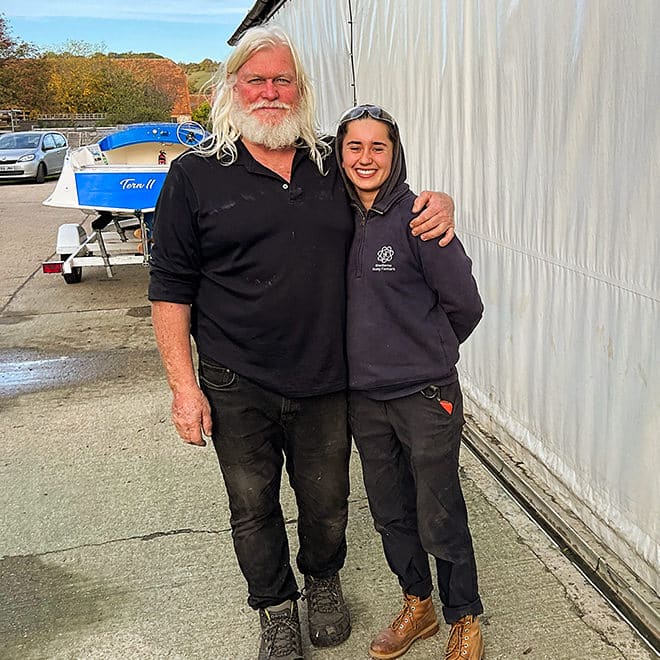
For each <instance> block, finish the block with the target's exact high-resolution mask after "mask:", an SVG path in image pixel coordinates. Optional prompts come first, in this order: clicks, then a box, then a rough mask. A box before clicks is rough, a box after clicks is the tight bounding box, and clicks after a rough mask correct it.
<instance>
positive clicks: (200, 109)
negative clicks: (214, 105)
mask: <svg viewBox="0 0 660 660" xmlns="http://www.w3.org/2000/svg"><path fill="white" fill-rule="evenodd" d="M210 114H211V104H210V103H209V102H208V101H202V102H201V103H200V104H199V105H198V106H197V107H196V108H195V109H194V110H193V111H192V115H191V117H192V120H193V121H196V122H197V123H198V124H201V125H202V126H204V127H205V128H208V121H209V115H210Z"/></svg>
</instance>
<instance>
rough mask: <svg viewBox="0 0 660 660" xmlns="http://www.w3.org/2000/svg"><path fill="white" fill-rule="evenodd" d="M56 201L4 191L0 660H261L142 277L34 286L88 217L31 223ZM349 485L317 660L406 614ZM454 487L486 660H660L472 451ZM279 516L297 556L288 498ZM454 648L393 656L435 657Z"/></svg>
mask: <svg viewBox="0 0 660 660" xmlns="http://www.w3.org/2000/svg"><path fill="white" fill-rule="evenodd" d="M53 185H54V184H53V183H47V184H45V185H42V186H38V185H32V184H10V185H0V235H1V236H2V237H3V243H2V248H0V420H1V423H0V484H1V485H2V486H1V487H0V515H1V516H2V520H1V523H2V524H1V526H0V530H1V533H0V658H1V659H3V660H4V659H21V660H22V659H41V658H47V659H51V658H52V659H58V660H65V659H66V660H69V659H101V658H109V659H114V658H117V659H128V658H130V659H134V658H135V659H138V658H139V659H142V658H144V659H147V658H149V659H151V658H154V659H155V658H177V659H186V660H187V659H190V660H197V659H200V660H201V659H203V660H206V659H210V658H217V659H220V660H248V659H252V658H255V657H256V648H257V643H258V631H257V625H258V624H257V618H256V615H255V614H254V613H253V612H252V611H251V610H250V609H249V608H248V607H247V605H246V602H245V596H246V594H245V588H244V584H243V580H242V578H241V576H240V573H239V571H238V566H237V564H236V561H235V558H234V554H233V550H232V545H231V534H230V530H229V520H228V513H227V503H226V496H225V493H224V490H223V487H222V484H221V481H220V479H219V474H218V470H217V467H216V463H215V457H214V455H213V452H212V450H210V449H209V448H206V449H200V448H194V447H189V446H185V445H183V444H182V443H181V442H180V441H179V440H178V438H177V436H176V434H175V432H174V430H173V428H172V426H171V424H170V422H169V393H168V390H167V386H166V384H165V380H164V377H163V373H162V370H161V367H160V362H159V358H158V355H157V351H156V348H155V345H154V341H153V338H152V334H151V327H150V319H149V307H148V304H147V300H146V297H145V289H146V283H147V273H146V271H145V269H144V268H142V267H140V266H126V267H124V268H123V269H118V270H117V271H116V275H117V276H116V278H115V279H112V280H108V279H107V278H106V276H105V273H104V271H103V269H100V268H94V269H92V268H90V269H87V270H85V271H83V281H82V282H81V283H80V284H76V285H67V284H65V283H64V281H63V279H62V278H61V277H60V276H58V275H43V274H41V272H40V264H41V262H42V261H43V260H46V259H48V258H49V257H50V256H51V255H52V254H53V252H54V249H55V248H54V246H55V236H56V230H57V227H58V225H59V224H60V223H62V222H76V221H79V220H80V219H81V218H82V216H79V215H78V214H76V213H75V212H73V211H66V210H56V209H50V208H46V207H42V206H41V205H40V202H41V200H42V199H44V198H45V197H46V196H47V194H48V193H49V192H50V190H51V189H52V187H53ZM351 469H352V493H351V499H350V523H349V528H348V541H349V553H348V559H347V563H346V567H345V568H344V571H343V573H342V579H343V585H344V592H345V596H346V599H347V601H348V604H349V606H350V609H351V613H352V617H353V633H352V635H351V637H350V639H349V640H348V641H347V642H345V643H344V644H342V645H341V646H339V647H337V648H335V649H329V650H321V649H314V648H312V647H311V646H310V644H309V642H308V640H306V639H305V640H304V644H305V653H306V658H309V659H310V660H312V659H313V660H325V659H327V660H354V659H362V658H364V659H365V660H366V658H367V657H368V655H367V651H366V650H367V647H368V644H369V641H370V639H371V637H372V635H373V634H374V633H375V632H376V631H377V630H378V629H379V628H380V627H381V626H382V625H384V624H385V623H387V622H388V620H389V619H390V618H391V617H392V616H393V614H394V613H395V612H396V610H397V608H398V605H399V593H398V588H397V584H396V581H395V580H394V578H393V577H392V576H391V575H390V573H389V572H388V569H387V567H386V565H385V562H384V560H383V557H382V552H381V547H380V541H379V538H378V536H377V534H376V533H375V531H374V530H373V526H372V524H371V520H370V516H369V511H368V507H367V502H366V498H365V494H364V489H363V486H362V483H361V474H360V466H359V461H358V459H357V454H355V453H354V454H353V458H352V466H351ZM462 477H463V484H464V489H465V493H466V499H467V501H468V509H469V511H470V516H471V518H470V520H471V528H472V532H473V536H474V543H475V547H476V553H477V562H478V565H479V569H480V583H481V592H482V596H483V600H484V603H485V606H486V615H485V616H484V617H483V629H484V632H485V637H486V658H487V659H488V660H496V659H502V660H511V659H514V658H520V659H526V660H542V659H547V660H600V659H602V660H614V659H619V658H624V659H630V660H633V659H647V658H653V657H656V654H655V653H653V652H652V651H651V650H649V649H648V647H646V646H645V645H644V643H643V642H641V641H640V640H639V638H638V637H637V636H636V635H635V634H634V633H633V632H632V630H631V629H630V628H629V626H628V625H627V624H626V623H625V622H624V621H622V620H621V618H620V617H619V616H618V615H617V613H616V612H615V611H614V610H613V609H612V608H611V607H610V605H609V604H608V603H607V602H606V601H605V600H604V599H603V598H602V597H601V596H600V595H599V593H598V592H596V591H595V590H594V589H593V588H592V587H591V586H590V585H589V584H588V583H587V582H586V581H585V579H584V578H583V576H582V575H581V574H580V573H579V572H578V571H577V570H576V569H575V568H574V567H573V566H572V565H571V564H570V563H569V562H568V560H567V559H566V558H565V557H564V556H563V555H562V554H561V552H560V551H559V550H558V548H557V547H556V546H555V545H554V544H553V542H552V541H550V540H549V539H548V538H547V537H546V536H545V535H544V534H543V533H542V532H541V531H540V530H539V529H538V528H537V527H536V526H535V525H534V524H533V523H532V522H531V521H530V520H529V519H528V518H527V516H526V515H525V514H524V513H523V512H522V511H521V510H520V509H519V508H518V506H517V505H516V504H515V503H514V502H513V501H512V500H511V499H510V498H509V497H508V496H507V494H506V493H505V492H504V491H502V489H501V488H500V487H499V485H498V484H497V483H496V482H494V481H493V479H492V478H491V477H490V476H489V474H488V473H487V472H486V471H485V469H484V468H483V467H482V466H481V465H480V464H479V463H478V462H477V461H476V460H475V459H474V458H473V457H472V456H471V455H470V454H469V453H468V452H467V451H466V450H464V451H463V455H462ZM283 500H284V506H285V512H286V516H287V520H288V526H289V530H290V538H291V539H292V550H293V551H294V552H295V547H296V543H295V527H296V523H295V518H296V512H295V506H294V504H293V500H292V495H291V491H290V489H289V487H288V486H287V485H284V486H283ZM303 612H304V609H303ZM303 620H304V617H303ZM446 633H447V630H446V629H445V628H443V629H442V630H441V632H440V633H439V634H438V635H436V636H435V637H434V638H432V639H429V640H424V641H420V642H418V643H416V644H415V645H414V646H413V648H412V649H411V650H410V651H409V653H408V654H407V655H406V656H405V657H406V658H407V659H409V660H426V659H429V658H442V657H443V656H442V649H443V646H444V641H445V637H446Z"/></svg>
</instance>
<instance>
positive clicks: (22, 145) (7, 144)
mask: <svg viewBox="0 0 660 660" xmlns="http://www.w3.org/2000/svg"><path fill="white" fill-rule="evenodd" d="M40 138H41V136H40V135H16V134H15V133H8V134H6V135H0V149H36V148H37V147H38V146H39V139H40Z"/></svg>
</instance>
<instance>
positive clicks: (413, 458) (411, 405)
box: [349, 382, 483, 623]
mask: <svg viewBox="0 0 660 660" xmlns="http://www.w3.org/2000/svg"><path fill="white" fill-rule="evenodd" d="M443 402H444V403H443ZM441 404H442V405H441ZM349 410H350V412H349V417H350V423H351V428H352V430H353V436H354V438H355V443H356V444H357V447H358V451H359V452H360V459H361V461H362V472H363V476H364V485H365V488H366V491H367V497H368V499H369V507H370V509H371V513H372V515H373V518H374V522H375V526H376V529H377V530H378V532H379V533H380V534H381V537H382V541H383V548H384V550H385V557H386V559H387V563H388V564H389V566H390V568H391V569H392V572H393V573H394V574H395V575H397V577H398V578H399V584H400V585H401V587H402V589H403V590H404V591H405V592H406V593H407V594H410V595H413V596H419V597H420V598H426V597H428V596H430V595H431V592H432V590H433V584H432V578H431V571H430V567H429V561H428V555H429V554H430V555H433V557H435V562H436V567H437V571H438V588H439V591H440V599H441V600H442V604H443V615H444V617H445V620H446V621H447V623H454V622H456V621H458V619H460V618H461V617H463V616H465V615H466V614H474V615H477V614H481V613H482V611H483V607H482V605H481V600H480V598H479V591H478V586H477V569H476V564H475V561H474V551H473V548H472V538H471V536H470V531H469V529H468V520H467V511H466V508H465V501H464V499H463V493H462V491H461V485H460V482H459V477H458V455H459V449H460V444H461V431H462V429H463V425H464V423H465V420H464V418H463V397H462V394H461V389H460V386H459V384H458V382H456V383H452V384H450V385H446V386H441V387H440V386H438V387H435V386H431V388H426V389H425V390H424V392H423V393H416V394H412V395H410V396H405V397H401V398H398V399H392V400H389V401H374V400H372V399H369V398H367V397H365V396H364V395H362V394H359V393H357V392H351V394H350V406H349Z"/></svg>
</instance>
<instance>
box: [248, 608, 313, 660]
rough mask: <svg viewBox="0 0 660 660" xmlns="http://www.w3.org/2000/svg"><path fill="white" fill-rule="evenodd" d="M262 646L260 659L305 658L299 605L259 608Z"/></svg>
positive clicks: (285, 659)
mask: <svg viewBox="0 0 660 660" xmlns="http://www.w3.org/2000/svg"><path fill="white" fill-rule="evenodd" d="M259 621H260V622H261V646H260V647H259V659H258V660H275V659H277V660H303V654H302V640H301V638H300V621H299V620H298V605H297V603H296V602H295V601H293V602H292V603H291V605H290V607H287V608H285V609H281V610H277V609H269V608H265V609H263V610H259Z"/></svg>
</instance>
